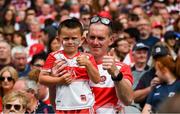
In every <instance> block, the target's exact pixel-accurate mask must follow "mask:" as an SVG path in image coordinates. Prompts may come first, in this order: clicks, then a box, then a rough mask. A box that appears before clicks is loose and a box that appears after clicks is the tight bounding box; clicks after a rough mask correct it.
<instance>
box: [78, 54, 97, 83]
mask: <svg viewBox="0 0 180 114" xmlns="http://www.w3.org/2000/svg"><path fill="white" fill-rule="evenodd" d="M77 62H78V64H79V65H80V66H85V67H86V70H87V73H88V76H89V78H90V79H91V81H92V82H94V83H99V82H100V75H99V72H98V70H97V68H96V67H95V66H94V65H93V63H92V61H90V60H89V58H88V57H87V56H86V55H81V56H80V57H78V58H77Z"/></svg>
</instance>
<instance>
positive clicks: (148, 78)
mask: <svg viewBox="0 0 180 114" xmlns="http://www.w3.org/2000/svg"><path fill="white" fill-rule="evenodd" d="M168 53H169V52H168V49H167V47H165V46H164V45H162V44H156V45H155V47H154V48H153V50H152V56H153V58H157V57H161V56H165V55H167V54H168ZM155 73H156V71H155V68H154V67H152V68H151V69H149V70H148V71H147V72H145V73H144V74H143V75H142V77H141V78H140V80H139V82H138V84H137V86H136V88H135V91H134V101H135V102H136V103H138V104H139V105H140V106H141V108H143V107H144V104H145V102H146V99H147V96H148V95H149V93H150V92H151V91H152V89H153V88H154V86H156V85H157V84H159V83H160V80H159V78H157V77H156V74H155Z"/></svg>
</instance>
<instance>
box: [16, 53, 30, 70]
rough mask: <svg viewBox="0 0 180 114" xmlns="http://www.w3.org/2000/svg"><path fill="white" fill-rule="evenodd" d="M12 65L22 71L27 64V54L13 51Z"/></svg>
mask: <svg viewBox="0 0 180 114" xmlns="http://www.w3.org/2000/svg"><path fill="white" fill-rule="evenodd" d="M13 59H14V65H15V66H16V69H17V70H19V71H22V70H24V69H25V67H26V64H27V55H26V53H15V54H14V58H13Z"/></svg>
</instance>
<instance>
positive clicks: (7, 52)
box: [0, 41, 11, 69]
mask: <svg viewBox="0 0 180 114" xmlns="http://www.w3.org/2000/svg"><path fill="white" fill-rule="evenodd" d="M0 55H1V56H0V69H2V68H3V67H4V66H7V65H11V46H10V45H9V44H8V43H7V42H6V41H0Z"/></svg>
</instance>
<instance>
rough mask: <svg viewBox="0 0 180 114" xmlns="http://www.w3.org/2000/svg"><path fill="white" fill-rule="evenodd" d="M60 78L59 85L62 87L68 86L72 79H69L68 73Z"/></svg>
mask: <svg viewBox="0 0 180 114" xmlns="http://www.w3.org/2000/svg"><path fill="white" fill-rule="evenodd" d="M60 78H62V80H61V81H60V84H62V85H69V84H71V83H72V81H73V78H72V77H71V74H70V73H65V74H64V75H63V76H61V77H60Z"/></svg>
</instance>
